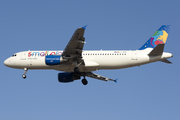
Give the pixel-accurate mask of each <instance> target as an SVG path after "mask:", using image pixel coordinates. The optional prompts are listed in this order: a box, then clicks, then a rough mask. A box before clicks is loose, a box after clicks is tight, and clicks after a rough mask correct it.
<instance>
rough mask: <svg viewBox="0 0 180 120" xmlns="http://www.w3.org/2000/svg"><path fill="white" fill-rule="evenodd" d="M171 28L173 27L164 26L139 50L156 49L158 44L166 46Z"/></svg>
mask: <svg viewBox="0 0 180 120" xmlns="http://www.w3.org/2000/svg"><path fill="white" fill-rule="evenodd" d="M170 28H171V25H162V26H161V27H160V28H159V29H158V30H157V31H156V32H155V33H154V35H152V36H151V38H150V39H149V40H148V41H147V42H146V43H145V44H144V45H143V46H142V47H141V48H140V49H139V50H144V49H146V48H155V47H156V46H157V45H158V44H165V43H166V40H167V37H168V34H169V30H170Z"/></svg>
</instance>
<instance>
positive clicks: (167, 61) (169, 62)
mask: <svg viewBox="0 0 180 120" xmlns="http://www.w3.org/2000/svg"><path fill="white" fill-rule="evenodd" d="M161 62H164V63H168V64H172V62H171V61H169V60H167V59H164V60H161Z"/></svg>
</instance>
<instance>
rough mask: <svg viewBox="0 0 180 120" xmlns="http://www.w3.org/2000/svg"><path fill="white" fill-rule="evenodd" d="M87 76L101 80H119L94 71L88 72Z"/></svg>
mask: <svg viewBox="0 0 180 120" xmlns="http://www.w3.org/2000/svg"><path fill="white" fill-rule="evenodd" d="M86 76H88V77H91V78H95V79H99V80H103V81H108V80H110V81H114V82H117V79H116V80H113V79H110V78H107V77H104V76H101V75H98V74H95V73H92V72H87V73H86Z"/></svg>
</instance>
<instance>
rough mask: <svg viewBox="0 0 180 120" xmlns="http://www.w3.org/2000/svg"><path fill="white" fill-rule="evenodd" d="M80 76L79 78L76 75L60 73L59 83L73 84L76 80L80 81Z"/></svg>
mask: <svg viewBox="0 0 180 120" xmlns="http://www.w3.org/2000/svg"><path fill="white" fill-rule="evenodd" d="M80 78H81V77H80V76H77V75H76V74H74V73H66V72H65V73H59V74H58V81H59V82H73V81H74V80H77V79H80Z"/></svg>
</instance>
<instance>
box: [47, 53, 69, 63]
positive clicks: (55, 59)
mask: <svg viewBox="0 0 180 120" xmlns="http://www.w3.org/2000/svg"><path fill="white" fill-rule="evenodd" d="M64 61H67V60H66V59H63V58H62V57H61V55H47V56H46V57H45V63H46V65H59V64H60V63H61V62H64Z"/></svg>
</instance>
